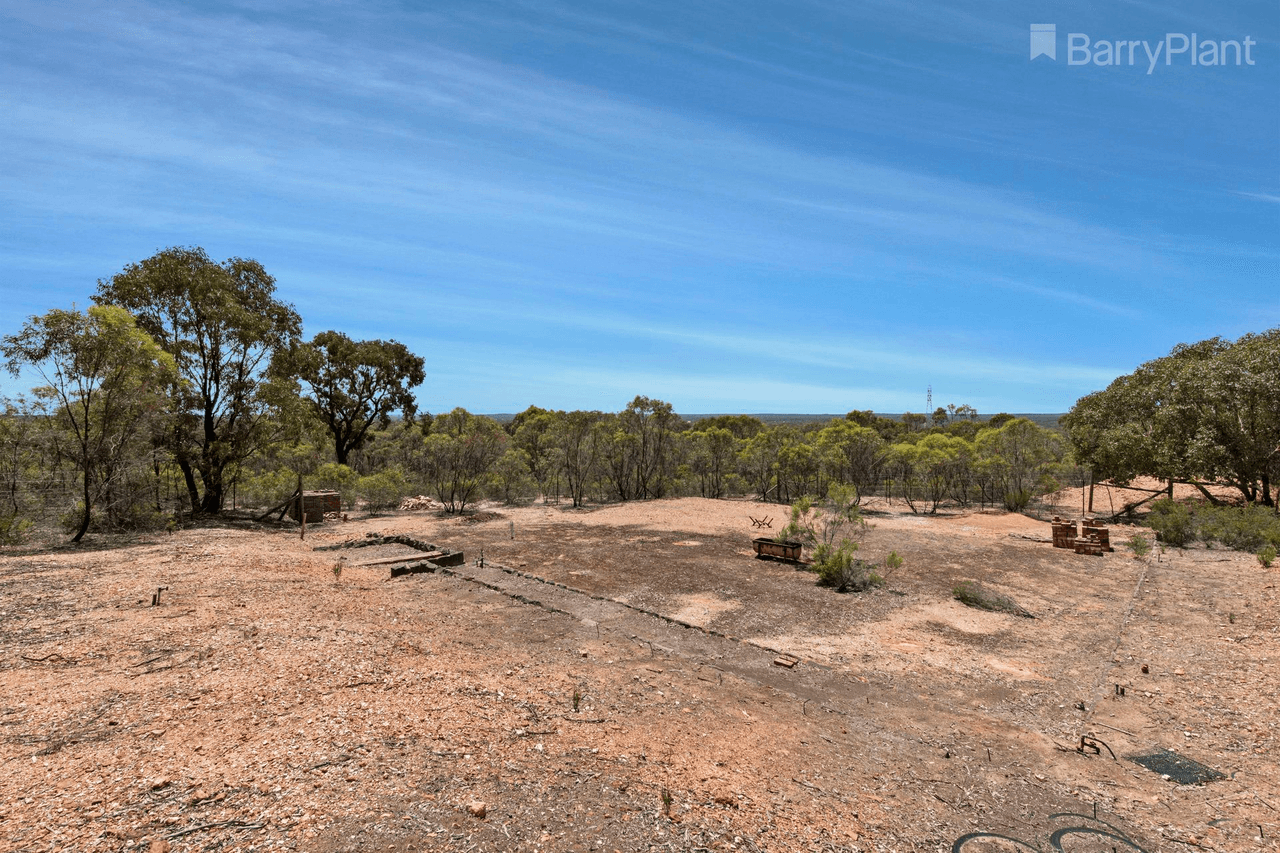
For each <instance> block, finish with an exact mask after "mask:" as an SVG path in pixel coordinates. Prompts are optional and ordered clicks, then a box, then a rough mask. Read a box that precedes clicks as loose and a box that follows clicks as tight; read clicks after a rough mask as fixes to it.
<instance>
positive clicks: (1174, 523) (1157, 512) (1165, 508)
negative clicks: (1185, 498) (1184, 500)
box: [1147, 498, 1196, 548]
mask: <svg viewBox="0 0 1280 853" xmlns="http://www.w3.org/2000/svg"><path fill="white" fill-rule="evenodd" d="M1147 526H1148V527H1150V528H1151V529H1152V530H1154V531H1155V532H1156V536H1157V537H1159V539H1160V541H1161V542H1165V543H1167V544H1169V545H1173V546H1176V547H1178V548H1183V547H1186V545H1187V544H1188V543H1189V542H1191V541H1192V540H1193V539H1194V538H1195V534H1196V528H1195V519H1194V518H1193V517H1192V515H1191V510H1190V509H1188V508H1187V507H1186V505H1184V504H1180V503H1176V502H1174V501H1171V500H1169V499H1168V498H1161V499H1160V500H1158V501H1156V502H1155V503H1153V504H1152V505H1151V512H1150V513H1149V514H1148V515H1147Z"/></svg>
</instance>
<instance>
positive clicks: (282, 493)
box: [236, 468, 298, 507]
mask: <svg viewBox="0 0 1280 853" xmlns="http://www.w3.org/2000/svg"><path fill="white" fill-rule="evenodd" d="M297 488H298V475H297V474H295V473H294V472H293V471H290V470H289V469H288V468H278V469H276V470H275V471H263V472H262V473H260V474H250V475H249V476H247V477H246V476H241V478H240V480H239V482H238V483H237V484H236V502H237V503H238V504H240V505H241V506H257V507H269V506H274V505H276V504H278V503H280V502H281V501H282V500H284V499H285V498H287V497H289V495H291V494H293V493H294V492H295V491H296V490H297Z"/></svg>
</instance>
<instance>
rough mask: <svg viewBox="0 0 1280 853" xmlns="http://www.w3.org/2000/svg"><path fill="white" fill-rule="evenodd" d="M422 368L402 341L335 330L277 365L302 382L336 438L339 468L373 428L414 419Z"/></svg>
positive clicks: (286, 356) (315, 338)
mask: <svg viewBox="0 0 1280 853" xmlns="http://www.w3.org/2000/svg"><path fill="white" fill-rule="evenodd" d="M423 364H424V362H423V359H422V358H421V357H420V356H416V355H414V354H413V353H411V352H409V349H408V348H407V347H406V346H405V345H404V344H402V343H398V342H397V341H380V340H371V341H353V340H352V339H351V338H349V337H347V336H346V335H344V334H343V333H342V332H333V331H330V332H321V333H320V334H318V335H316V336H315V337H314V338H312V339H311V341H309V342H308V343H305V344H301V345H299V346H298V347H296V348H294V349H293V350H290V351H288V352H287V353H284V354H282V355H281V356H280V357H279V358H278V359H277V361H276V363H275V365H274V367H275V369H276V370H277V371H278V372H282V373H284V374H286V375H290V376H294V377H296V378H297V379H298V380H300V381H301V382H302V383H303V385H304V386H305V388H306V395H305V398H306V400H307V401H308V402H309V403H310V406H311V408H312V410H313V411H314V412H315V414H316V415H318V416H319V418H320V419H321V420H322V421H324V423H325V426H327V427H328V430H329V434H330V435H331V436H332V438H333V450H334V455H335V457H336V458H337V461H338V464H340V465H346V464H347V461H348V457H349V456H350V454H351V451H353V450H359V449H360V448H361V447H363V446H364V444H365V442H366V441H367V440H368V437H369V430H370V429H371V428H372V427H374V426H375V425H377V426H379V427H381V428H383V429H385V428H386V427H387V426H388V425H389V424H390V423H391V413H392V412H395V411H400V412H402V413H403V414H404V418H405V420H411V419H412V418H413V416H414V414H415V413H416V411H417V405H416V403H415V401H414V398H413V392H412V390H411V389H412V388H413V387H414V386H415V385H419V384H421V383H422V380H423V379H425V378H426V374H425V373H424V372H423Z"/></svg>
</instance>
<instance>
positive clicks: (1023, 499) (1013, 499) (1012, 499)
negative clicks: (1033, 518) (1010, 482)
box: [1004, 489, 1031, 512]
mask: <svg viewBox="0 0 1280 853" xmlns="http://www.w3.org/2000/svg"><path fill="white" fill-rule="evenodd" d="M1030 503H1031V492H1030V490H1028V489H1010V490H1009V491H1007V492H1005V493H1004V508H1005V509H1007V510H1008V511H1009V512H1022V511H1023V510H1024V509H1026V508H1027V505H1028V504H1030Z"/></svg>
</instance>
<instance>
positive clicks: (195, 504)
mask: <svg viewBox="0 0 1280 853" xmlns="http://www.w3.org/2000/svg"><path fill="white" fill-rule="evenodd" d="M178 467H179V468H180V469H182V479H183V480H185V481H186V484H187V497H189V498H190V499H191V513H192V515H194V514H195V513H197V512H199V511H200V490H199V489H198V488H196V474H195V471H193V470H192V469H191V463H190V462H188V461H187V460H186V459H179V460H178Z"/></svg>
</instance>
